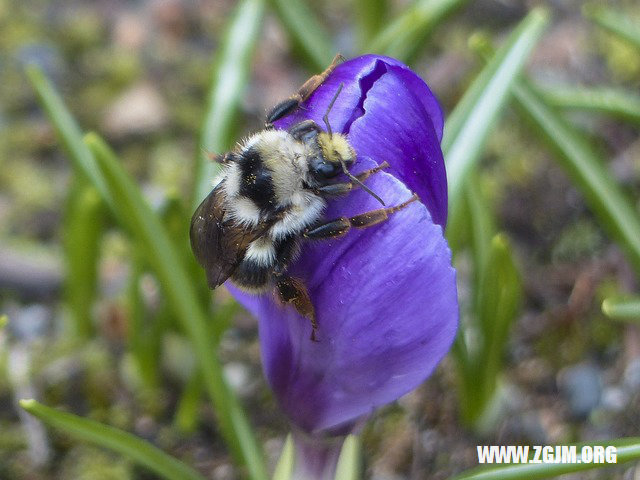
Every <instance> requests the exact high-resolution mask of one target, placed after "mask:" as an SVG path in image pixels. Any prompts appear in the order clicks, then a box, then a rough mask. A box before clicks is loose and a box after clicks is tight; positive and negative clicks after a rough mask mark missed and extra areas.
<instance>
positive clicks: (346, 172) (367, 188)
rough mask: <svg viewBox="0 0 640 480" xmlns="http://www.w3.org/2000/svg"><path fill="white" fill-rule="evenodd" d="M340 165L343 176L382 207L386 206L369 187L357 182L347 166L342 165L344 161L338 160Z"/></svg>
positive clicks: (356, 178)
mask: <svg viewBox="0 0 640 480" xmlns="http://www.w3.org/2000/svg"><path fill="white" fill-rule="evenodd" d="M340 165H342V171H343V172H344V174H345V175H346V176H347V177H349V178H350V179H351V180H352V181H353V182H355V183H357V184H358V185H360V186H361V187H362V189H363V190H364V191H365V192H367V193H368V194H369V195H371V196H372V197H373V198H375V199H376V200H378V201H379V202H380V203H381V204H382V205H383V206H386V204H385V203H384V201H383V200H382V199H381V198H380V197H379V196H378V195H376V194H375V193H374V192H373V190H371V189H370V188H369V187H367V186H366V185H365V184H364V183H362V182H361V181H360V180H358V177H355V176H354V175H353V174H352V173H351V172H350V171H349V170H348V169H347V166H346V165H345V163H344V160H342V159H340Z"/></svg>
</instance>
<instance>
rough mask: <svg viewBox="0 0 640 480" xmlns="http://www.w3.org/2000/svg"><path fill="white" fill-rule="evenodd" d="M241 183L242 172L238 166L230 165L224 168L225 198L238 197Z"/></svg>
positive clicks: (235, 164)
mask: <svg viewBox="0 0 640 480" xmlns="http://www.w3.org/2000/svg"><path fill="white" fill-rule="evenodd" d="M241 182H242V172H241V171H240V165H238V164H237V163H231V164H229V165H226V166H225V167H224V192H225V193H226V195H227V198H233V197H235V196H236V195H238V192H239V190H240V183H241Z"/></svg>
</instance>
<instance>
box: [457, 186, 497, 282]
mask: <svg viewBox="0 0 640 480" xmlns="http://www.w3.org/2000/svg"><path fill="white" fill-rule="evenodd" d="M480 190H481V188H480V184H479V180H478V178H477V176H476V175H469V177H468V178H467V180H466V183H465V187H464V193H465V198H466V207H467V209H468V212H469V215H468V221H469V224H470V230H471V241H472V242H471V245H472V248H473V254H474V260H473V263H474V268H475V269H476V270H477V271H478V274H480V272H482V271H484V270H485V269H486V267H487V263H488V259H489V254H490V252H491V239H492V237H493V235H494V234H495V232H496V227H495V220H494V219H493V216H492V212H491V208H490V207H489V205H488V204H487V200H486V199H485V197H484V195H482V192H481V191H480ZM480 283H481V282H480V279H479V278H478V279H477V282H476V285H479V284H480Z"/></svg>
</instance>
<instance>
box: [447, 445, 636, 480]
mask: <svg viewBox="0 0 640 480" xmlns="http://www.w3.org/2000/svg"><path fill="white" fill-rule="evenodd" d="M585 445H592V446H595V445H602V446H604V447H607V446H609V445H611V446H615V447H616V448H617V464H618V465H619V464H621V463H625V462H630V461H632V460H638V459H640V438H622V439H616V440H611V441H607V442H593V443H589V444H585ZM579 447H580V446H578V448H579ZM579 455H580V454H579V450H578V456H579ZM607 466H611V464H598V463H564V464H563V463H554V464H549V463H546V464H545V463H528V464H515V465H503V466H499V467H480V468H476V469H473V470H471V471H469V472H463V473H462V474H461V475H458V476H455V477H453V478H452V479H451V480H534V479H539V478H550V477H557V476H559V475H563V474H565V473H574V472H581V471H584V470H593V469H596V468H606V467H607Z"/></svg>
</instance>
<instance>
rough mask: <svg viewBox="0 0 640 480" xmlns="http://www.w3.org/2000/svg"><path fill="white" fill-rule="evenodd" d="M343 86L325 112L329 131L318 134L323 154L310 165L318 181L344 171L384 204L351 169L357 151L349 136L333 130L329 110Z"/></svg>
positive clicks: (339, 89) (325, 121)
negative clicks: (348, 138) (350, 142)
mask: <svg viewBox="0 0 640 480" xmlns="http://www.w3.org/2000/svg"><path fill="white" fill-rule="evenodd" d="M343 86H344V85H343V84H342V83H341V84H340V86H339V87H338V91H337V92H336V94H335V95H334V96H333V99H332V100H331V102H330V103H329V106H328V107H327V111H326V113H325V114H324V117H323V120H324V124H325V125H326V127H327V131H326V132H320V133H319V134H318V137H317V142H318V146H319V147H320V152H321V155H320V156H319V157H314V158H313V159H312V160H311V162H310V165H309V167H310V170H311V174H312V175H313V176H314V177H315V179H316V180H317V181H319V182H321V183H323V181H324V180H327V179H329V178H333V177H335V176H336V175H338V174H339V173H340V172H341V171H342V173H344V174H345V175H346V176H347V177H349V179H350V180H351V181H352V182H354V183H357V184H358V185H360V186H361V187H362V189H363V190H365V191H366V192H367V193H368V194H369V195H371V196H372V197H374V198H375V199H376V200H378V201H379V202H380V203H381V204H382V205H384V201H382V199H381V198H380V197H379V196H378V195H376V194H375V193H374V192H373V191H371V190H370V189H369V187H367V186H366V185H365V184H363V183H362V182H361V181H360V180H359V179H358V178H357V177H354V176H353V175H352V174H351V172H350V171H349V167H350V166H351V165H353V163H354V162H355V160H356V152H355V151H354V150H353V147H351V145H350V144H349V141H348V140H347V137H345V136H344V135H342V134H341V133H333V132H332V131H331V124H330V123H329V112H330V111H331V108H332V107H333V104H334V103H335V101H336V100H337V99H338V96H339V95H340V92H341V91H342V87H343Z"/></svg>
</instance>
